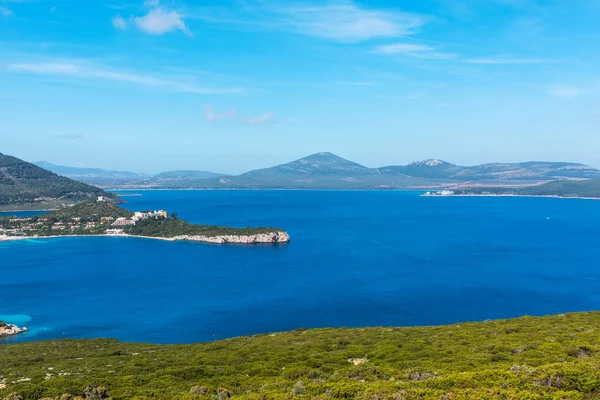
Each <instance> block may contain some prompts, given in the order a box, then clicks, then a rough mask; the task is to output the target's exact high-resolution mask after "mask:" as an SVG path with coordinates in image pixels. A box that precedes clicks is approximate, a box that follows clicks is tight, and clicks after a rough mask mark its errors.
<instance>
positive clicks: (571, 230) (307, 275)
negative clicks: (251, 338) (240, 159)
mask: <svg viewBox="0 0 600 400" xmlns="http://www.w3.org/2000/svg"><path fill="white" fill-rule="evenodd" d="M141 193H142V196H140V197H127V198H126V200H127V201H128V204H127V205H126V207H127V208H129V209H131V210H140V209H166V210H168V211H169V212H172V211H175V212H177V213H178V214H179V217H180V218H183V219H186V220H188V221H191V222H194V223H200V224H214V225H228V226H237V227H245V226H274V227H281V228H284V229H286V230H287V231H288V232H289V233H290V235H291V237H292V242H291V243H289V244H287V245H275V246H270V245H259V246H240V245H238V246H235V245H209V244H199V243H185V242H177V243H170V242H162V241H154V240H145V239H131V238H127V239H126V238H65V239H49V240H27V241H22V242H10V243H0V319H1V320H4V321H7V322H12V323H17V324H19V325H26V326H28V327H29V328H30V329H31V331H30V332H29V333H27V334H25V335H21V336H18V337H16V338H13V339H11V341H32V340H46V339H57V338H98V337H109V338H117V339H120V340H123V341H139V342H153V343H191V342H197V341H211V340H216V339H223V338H229V337H235V336H241V335H250V334H257V333H267V332H275V331H285V330H292V329H297V328H315V327H341V326H350V327H363V326H409V325H437V324H449V323H455V322H462V321H482V320H487V319H496V318H508V317H518V316H522V315H546V314H557V313H563V312H568V311H585V310H596V309H600V280H599V279H600V201H588V200H575V199H549V198H497V197H488V198H482V197H474V198H469V197H448V198H441V197H420V196H419V194H420V193H418V192H397V191H372V192H371V191H144V192H141Z"/></svg>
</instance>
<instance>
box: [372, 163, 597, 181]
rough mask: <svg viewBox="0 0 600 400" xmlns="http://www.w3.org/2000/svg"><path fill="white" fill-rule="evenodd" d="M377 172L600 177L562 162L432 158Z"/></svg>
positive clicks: (472, 177)
mask: <svg viewBox="0 0 600 400" xmlns="http://www.w3.org/2000/svg"><path fill="white" fill-rule="evenodd" d="M379 170H380V171H381V172H382V173H386V174H404V175H408V176H413V177H421V178H434V179H451V180H457V181H487V180H498V181H511V180H521V181H527V180H537V181H540V180H556V179H565V178H579V179H589V178H600V170H597V169H595V168H592V167H589V166H587V165H583V164H575V163H565V162H524V163H496V164H483V165H476V166H472V167H463V166H459V165H454V164H451V163H448V162H445V161H441V160H435V159H431V160H425V161H417V162H413V163H411V164H409V165H407V166H392V167H383V168H379Z"/></svg>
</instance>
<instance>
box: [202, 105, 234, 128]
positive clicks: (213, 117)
mask: <svg viewBox="0 0 600 400" xmlns="http://www.w3.org/2000/svg"><path fill="white" fill-rule="evenodd" d="M204 108H205V111H204V118H206V121H207V122H208V123H211V124H212V123H214V122H217V121H220V120H222V119H231V118H234V117H235V115H236V112H235V110H227V111H225V112H222V113H215V112H214V111H213V108H212V106H211V105H210V104H207V105H205V106H204Z"/></svg>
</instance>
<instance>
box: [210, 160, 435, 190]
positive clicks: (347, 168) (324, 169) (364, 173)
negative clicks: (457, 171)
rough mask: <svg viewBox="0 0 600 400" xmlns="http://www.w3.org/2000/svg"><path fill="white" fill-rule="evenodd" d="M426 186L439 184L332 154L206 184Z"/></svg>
mask: <svg viewBox="0 0 600 400" xmlns="http://www.w3.org/2000/svg"><path fill="white" fill-rule="evenodd" d="M427 183H432V184H436V183H438V182H435V181H431V182H429V181H426V180H423V179H419V178H413V177H409V176H392V175H385V174H381V173H380V172H379V171H378V170H377V169H374V168H368V167H365V166H364V165H360V164H357V163H355V162H352V161H349V160H346V159H344V158H341V157H339V156H337V155H335V154H332V153H316V154H313V155H310V156H308V157H305V158H302V159H299V160H296V161H293V162H291V163H287V164H283V165H278V166H275V167H272V168H265V169H259V170H255V171H250V172H247V173H245V174H242V175H239V176H235V177H226V178H220V179H218V180H212V181H208V182H205V184H206V185H207V186H209V185H214V186H215V187H224V188H265V189H376V188H400V187H406V186H410V185H420V184H427Z"/></svg>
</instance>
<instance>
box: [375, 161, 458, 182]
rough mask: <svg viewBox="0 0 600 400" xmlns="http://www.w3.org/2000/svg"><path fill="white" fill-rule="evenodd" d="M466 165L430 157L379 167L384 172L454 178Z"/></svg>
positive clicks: (434, 177)
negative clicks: (405, 163) (401, 164)
mask: <svg viewBox="0 0 600 400" xmlns="http://www.w3.org/2000/svg"><path fill="white" fill-rule="evenodd" d="M463 169H464V167H459V166H458V165H454V164H450V163H448V162H446V161H441V160H436V159H430V160H425V161H415V162H413V163H410V164H408V165H406V166H390V167H383V168H379V171H380V172H381V173H383V174H401V175H407V176H412V177H419V178H431V179H453V176H455V175H456V174H458V173H460V172H461V171H462V170H463Z"/></svg>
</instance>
